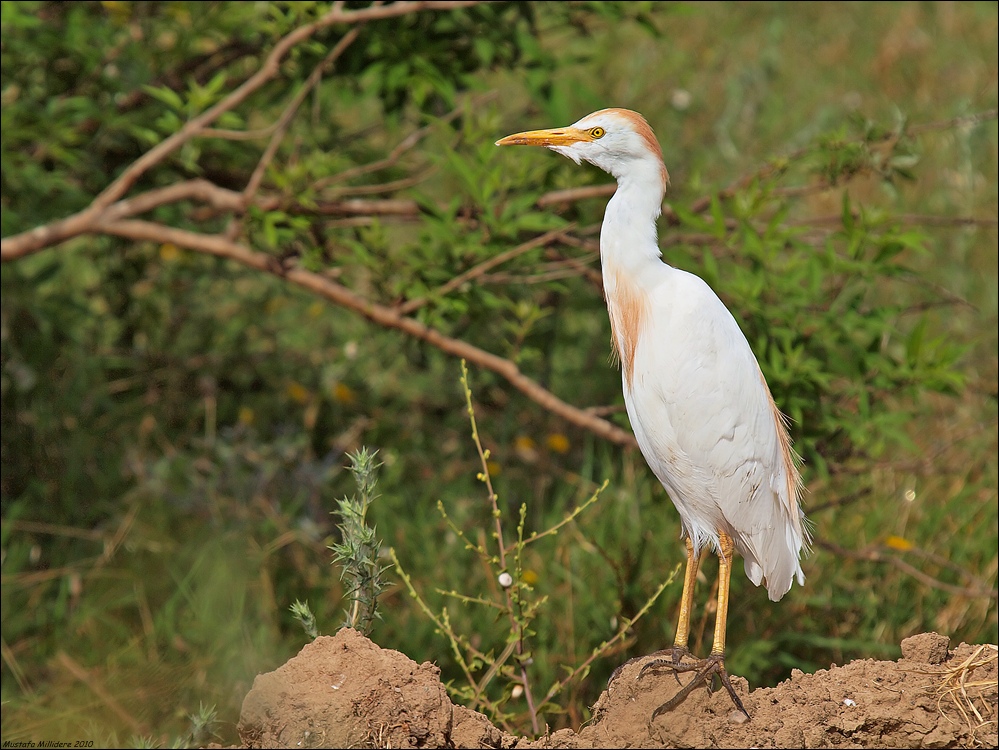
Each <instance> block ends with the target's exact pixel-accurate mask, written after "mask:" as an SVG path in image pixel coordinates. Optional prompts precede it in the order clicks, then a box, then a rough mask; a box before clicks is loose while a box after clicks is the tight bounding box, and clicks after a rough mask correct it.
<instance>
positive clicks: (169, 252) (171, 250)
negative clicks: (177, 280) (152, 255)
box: [160, 242, 180, 263]
mask: <svg viewBox="0 0 999 750" xmlns="http://www.w3.org/2000/svg"><path fill="white" fill-rule="evenodd" d="M179 257H180V248H179V247H177V246H176V245H175V244H173V243H172V242H164V243H163V244H162V245H160V260H165V261H167V262H168V263H170V262H172V261H175V260H177V258H179Z"/></svg>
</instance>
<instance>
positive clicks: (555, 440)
mask: <svg viewBox="0 0 999 750" xmlns="http://www.w3.org/2000/svg"><path fill="white" fill-rule="evenodd" d="M545 445H547V446H548V450H551V451H555V452H556V453H568V452H569V438H567V437H566V436H565V435H563V434H562V433H561V432H552V433H551V434H549V435H548V437H547V438H546V439H545Z"/></svg>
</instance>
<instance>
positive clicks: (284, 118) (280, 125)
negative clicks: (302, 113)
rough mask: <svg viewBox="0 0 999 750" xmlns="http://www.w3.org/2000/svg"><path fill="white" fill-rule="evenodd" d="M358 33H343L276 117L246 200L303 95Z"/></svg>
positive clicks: (352, 30)
mask: <svg viewBox="0 0 999 750" xmlns="http://www.w3.org/2000/svg"><path fill="white" fill-rule="evenodd" d="M360 33H361V30H360V29H359V28H353V29H351V30H350V31H348V32H347V33H346V34H344V36H343V37H342V38H341V39H340V41H339V42H337V43H336V45H335V46H334V47H333V49H331V50H330V51H329V54H327V55H326V57H324V58H323V60H322V62H320V63H319V64H318V65H317V66H316V67H315V68H313V70H312V73H310V74H309V77H308V78H307V79H306V81H305V83H304V84H302V87H301V88H300V89H299V90H298V91H297V92H296V93H295V96H294V97H292V100H291V102H289V104H288V106H287V107H285V109H284V112H282V113H281V116H280V117H279V118H278V121H277V124H276V127H275V129H274V134H273V135H272V136H271V140H270V142H269V143H268V144H267V148H266V149H264V153H263V156H261V157H260V161H258V162H257V166H256V168H255V169H254V170H253V174H252V175H250V180H249V182H247V183H246V188H245V189H244V190H243V196H244V199H245V200H246V201H247V202H248V201H250V200H252V198H253V196H254V195H256V192H257V189H258V188H259V187H260V183H261V181H262V180H263V179H264V173H265V172H266V171H267V167H268V166H269V165H270V163H271V160H272V159H273V158H274V154H276V153H277V150H278V147H279V146H280V145H281V141H283V140H284V136H285V133H287V132H288V126H289V125H291V121H292V120H293V119H294V118H295V113H296V112H298V108H299V107H300V106H302V102H304V101H305V97H307V96H308V95H309V92H310V91H312V90H313V89H314V88H315V87H316V86H318V85H319V82H320V81H321V80H322V78H323V71H325V70H326V66H328V65H329V64H330V63H332V62H334V61H335V60H336V59H337V58H338V57H340V55H342V54H343V53H344V51H345V50H346V49H347V47H349V46H350V45H351V44H352V43H353V42H354V40H355V39H357V36H358V34H360Z"/></svg>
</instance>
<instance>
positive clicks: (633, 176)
mask: <svg viewBox="0 0 999 750" xmlns="http://www.w3.org/2000/svg"><path fill="white" fill-rule="evenodd" d="M663 174H664V172H663V166H662V162H660V161H659V160H657V159H649V160H643V161H641V162H639V163H635V162H632V163H631V164H629V165H628V169H627V171H622V172H621V173H619V174H617V175H615V177H617V192H615V193H614V195H613V196H612V197H611V199H610V201H609V202H608V203H607V209H606V211H605V212H604V221H603V226H602V227H601V230H600V263H601V266H602V267H603V269H604V276H605V278H606V275H607V271H608V268H611V267H613V268H617V269H620V270H625V271H628V272H631V273H634V274H637V275H638V277H639V278H640V274H641V271H642V269H643V268H648V266H649V265H650V264H656V265H660V264H661V263H662V261H661V253H660V251H659V240H658V238H657V235H656V219H658V218H659V214H660V213H661V212H662V203H663V195H664V191H665V185H664V178H663Z"/></svg>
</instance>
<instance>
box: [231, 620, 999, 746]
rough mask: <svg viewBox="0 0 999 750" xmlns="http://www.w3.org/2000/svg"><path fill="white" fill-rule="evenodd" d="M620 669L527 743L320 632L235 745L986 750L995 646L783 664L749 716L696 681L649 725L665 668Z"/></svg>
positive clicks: (754, 694)
mask: <svg viewBox="0 0 999 750" xmlns="http://www.w3.org/2000/svg"><path fill="white" fill-rule="evenodd" d="M640 668H641V662H638V663H630V664H628V665H626V666H625V667H624V669H623V670H622V673H621V675H620V677H619V678H618V679H617V680H615V681H614V682H613V683H612V685H611V687H610V688H609V689H607V690H605V691H604V692H603V693H602V694H601V696H600V698H599V700H598V701H597V703H596V705H595V706H594V707H593V719H592V720H591V721H590V722H588V723H587V724H585V725H584V726H583V727H581V728H580V729H579V731H573V730H571V729H563V730H560V731H557V732H554V733H552V734H548V735H545V736H542V737H541V738H539V739H537V740H533V741H531V740H526V739H523V738H520V737H515V736H513V735H510V734H507V733H505V732H502V731H500V730H499V729H497V728H496V727H494V726H493V725H492V724H491V723H490V722H489V721H488V719H486V717H485V716H483V715H482V714H479V713H476V712H475V711H471V710H469V709H467V708H465V707H463V706H455V705H454V704H453V703H452V702H451V701H450V699H449V698H448V695H447V691H446V689H445V688H444V686H443V685H442V684H441V681H440V679H439V678H440V670H439V669H438V668H437V667H436V666H434V665H433V664H431V663H429V662H424V663H423V664H417V663H416V662H414V661H413V660H412V659H410V658H409V657H407V656H405V655H404V654H401V653H399V652H398V651H391V650H387V649H382V648H379V647H378V646H376V645H375V644H374V643H372V642H371V641H370V640H368V639H367V638H365V637H364V636H362V635H361V634H360V633H358V632H356V631H354V630H346V629H345V630H341V631H340V632H339V633H337V635H336V636H334V637H321V638H318V639H316V640H315V641H314V642H313V643H310V644H309V645H308V646H306V647H305V648H303V649H302V651H301V652H300V653H299V654H298V655H297V656H296V657H294V658H293V659H291V660H290V661H288V662H287V663H286V664H285V665H283V666H282V667H280V668H278V669H277V670H275V671H274V672H270V673H268V674H263V675H260V676H258V677H257V679H256V680H255V681H254V683H253V689H252V690H251V691H250V693H249V694H248V695H247V696H246V699H245V701H244V702H243V711H242V715H241V717H240V726H239V729H240V735H241V737H242V740H243V742H244V746H245V747H254V748H256V747H288V748H303V747H397V748H398V747H403V748H405V747H427V748H429V747H459V748H466V747H467V748H476V747H492V748H597V747H733V748H752V747H756V748H771V747H831V748H870V747H893V748H909V747H996V744H997V735H996V717H997V689H996V685H997V682H996V676H997V669H996V648H995V646H969V645H967V644H961V645H960V646H958V647H957V648H955V649H953V650H950V649H949V639H948V638H946V637H945V636H941V635H937V634H936V633H924V634H922V635H918V636H914V637H912V638H907V639H906V640H904V641H902V658H901V659H900V660H899V661H897V662H891V661H875V660H873V659H864V660H859V661H854V662H851V663H850V664H847V665H845V666H842V667H836V666H833V667H832V668H830V669H828V670H820V671H819V672H816V673H815V674H804V673H802V672H799V671H797V670H795V671H794V672H793V673H792V675H791V677H790V679H788V680H786V681H784V682H782V683H781V684H780V685H778V686H777V687H775V688H759V689H757V690H749V685H748V683H747V682H746V680H744V679H742V678H740V677H733V679H732V682H733V685H734V686H735V689H736V692H737V693H739V694H740V696H741V697H742V700H743V702H744V703H745V706H746V709H747V710H748V711H749V713H750V715H751V716H752V720H751V721H746V719H745V717H744V716H742V715H741V714H740V713H738V712H737V711H735V710H734V708H733V704H732V702H731V699H730V698H729V697H728V695H727V694H726V693H725V691H724V690H718V691H716V692H715V693H714V694H713V695H709V694H708V693H707V691H705V690H701V689H697V690H695V691H694V692H693V693H691V695H690V696H689V697H688V698H687V700H686V701H685V702H684V703H683V704H681V706H679V707H678V708H677V709H675V710H674V711H672V712H670V713H668V714H665V715H663V716H660V717H659V718H657V719H656V720H655V721H654V722H652V723H651V724H650V723H649V717H650V716H651V715H652V712H653V711H654V710H655V709H656V707H657V706H659V705H660V704H661V703H663V702H664V701H665V700H667V699H668V698H669V697H670V696H671V695H672V694H673V693H674V692H675V691H676V690H677V689H678V688H677V682H676V680H675V679H674V676H673V675H672V674H671V673H667V674H662V675H649V674H646V675H645V676H643V677H642V679H641V681H639V680H637V679H636V677H637V674H638V670H639V669H640Z"/></svg>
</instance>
